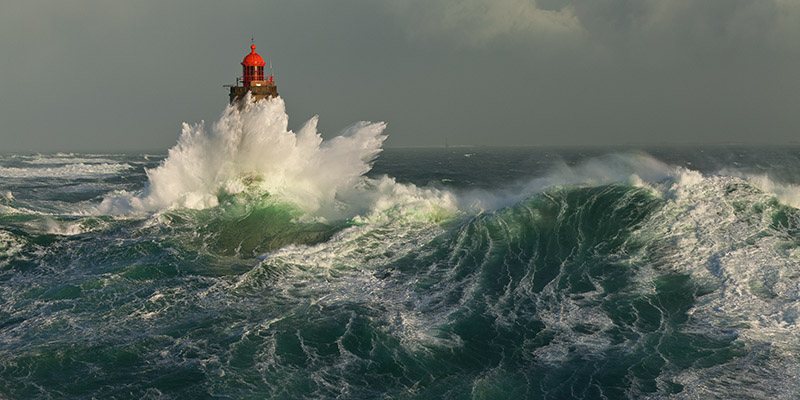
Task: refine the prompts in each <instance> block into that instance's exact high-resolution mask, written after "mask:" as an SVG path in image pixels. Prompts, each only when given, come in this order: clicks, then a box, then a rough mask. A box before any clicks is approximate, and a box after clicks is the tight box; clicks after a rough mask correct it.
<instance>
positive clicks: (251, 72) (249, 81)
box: [225, 43, 278, 104]
mask: <svg viewBox="0 0 800 400" xmlns="http://www.w3.org/2000/svg"><path fill="white" fill-rule="evenodd" d="M265 65H267V64H266V63H265V62H264V59H263V58H261V56H260V55H258V53H256V45H255V43H254V44H252V45H250V54H248V55H246V56H245V57H244V60H242V76H241V77H240V78H236V85H225V86H226V87H229V88H230V89H231V93H230V98H231V100H230V102H231V104H233V102H235V101H237V100H241V99H242V98H243V97H244V95H245V94H246V93H247V92H250V94H251V98H252V99H253V101H258V100H261V99H269V98H272V97H277V96H278V87H277V86H275V80H274V77H273V76H272V74H270V75H264V66H265Z"/></svg>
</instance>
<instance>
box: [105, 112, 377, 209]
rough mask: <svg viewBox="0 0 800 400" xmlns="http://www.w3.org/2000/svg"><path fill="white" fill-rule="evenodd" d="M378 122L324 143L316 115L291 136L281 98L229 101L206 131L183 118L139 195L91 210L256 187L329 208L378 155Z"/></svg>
mask: <svg viewBox="0 0 800 400" xmlns="http://www.w3.org/2000/svg"><path fill="white" fill-rule="evenodd" d="M384 128H385V124H383V123H369V122H359V123H357V124H355V125H353V126H351V127H350V128H348V129H346V130H345V131H344V132H343V133H342V135H340V136H338V137H335V138H333V139H331V140H328V141H323V139H322V137H321V135H320V134H319V133H318V132H317V117H314V118H312V119H311V120H309V121H308V122H306V123H305V125H304V126H303V127H302V128H300V130H299V131H298V132H297V133H296V134H295V133H294V132H292V131H290V130H288V115H287V114H286V111H285V104H284V102H283V99H281V98H275V99H272V100H270V101H260V102H255V103H251V102H247V101H245V102H243V104H242V106H241V107H238V106H235V105H231V106H228V107H227V108H226V109H225V111H224V112H223V115H222V117H221V118H220V119H219V120H218V121H217V122H216V123H214V124H213V125H212V127H211V129H207V127H206V126H205V123H202V122H201V123H199V124H194V125H190V124H184V125H183V129H182V132H181V135H180V137H179V139H178V143H177V144H176V145H175V146H174V147H173V148H171V149H170V150H169V153H168V156H167V158H166V159H165V160H164V161H163V163H162V164H161V165H159V166H158V167H156V168H154V169H151V170H148V171H147V177H148V182H147V184H146V186H145V188H144V190H143V191H142V193H141V194H139V195H133V194H129V193H122V194H120V195H118V196H114V197H109V198H107V199H105V200H104V201H103V202H102V204H100V206H99V207H98V211H99V212H100V213H107V214H125V213H130V212H142V211H143V212H153V211H158V210H164V209H169V208H189V209H203V208H208V207H213V206H216V205H218V204H219V200H218V196H219V195H220V194H226V193H227V194H237V193H242V192H245V191H256V192H259V191H260V192H262V193H264V194H265V195H266V194H268V195H269V196H274V197H275V198H277V199H279V200H282V201H285V202H289V203H292V204H294V205H296V206H298V207H299V208H301V209H302V210H303V211H305V212H306V213H309V214H314V213H316V214H319V215H331V214H335V211H336V209H337V199H336V197H337V194H342V193H344V192H346V191H348V190H352V189H353V188H354V187H355V186H356V183H357V182H358V181H359V180H360V179H361V177H362V175H363V174H365V173H366V172H367V171H369V169H370V165H371V163H372V161H373V160H374V159H375V157H376V156H377V155H378V153H380V151H381V144H382V143H383V141H384V140H385V139H386V135H385V134H384V133H383V130H384Z"/></svg>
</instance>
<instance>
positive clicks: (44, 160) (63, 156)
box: [23, 153, 116, 165]
mask: <svg viewBox="0 0 800 400" xmlns="http://www.w3.org/2000/svg"><path fill="white" fill-rule="evenodd" d="M23 162H25V163H26V164H34V165H39V164H114V163H115V162H116V161H114V160H112V159H110V158H104V157H99V156H94V157H92V156H88V157H87V155H85V154H80V155H79V154H71V153H55V154H36V155H33V156H27V157H24V158H23Z"/></svg>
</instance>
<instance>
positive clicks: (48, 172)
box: [0, 163, 131, 179]
mask: <svg viewBox="0 0 800 400" xmlns="http://www.w3.org/2000/svg"><path fill="white" fill-rule="evenodd" d="M130 168H131V166H130V165H129V164H125V163H122V164H116V163H114V164H110V163H101V164H84V163H77V164H67V165H63V166H60V167H51V168H16V167H0V177H2V178H26V179H30V178H73V179H74V178H89V177H98V176H104V175H116V174H118V173H120V172H122V171H126V170H128V169H130Z"/></svg>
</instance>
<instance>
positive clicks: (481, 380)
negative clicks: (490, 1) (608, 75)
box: [0, 109, 800, 399]
mask: <svg viewBox="0 0 800 400" xmlns="http://www.w3.org/2000/svg"><path fill="white" fill-rule="evenodd" d="M279 111H280V110H279ZM253 112H256V113H261V114H259V115H261V116H262V117H263V116H264V113H267V115H270V114H268V113H269V112H276V111H275V110H268V109H267V110H265V109H259V110H255V111H253ZM363 127H364V126H362V128H363ZM367 127H368V126H367ZM187 129H189V128H187ZM191 129H194V128H191ZM379 131H380V129H378V130H375V131H374V132H373V134H374V135H378V134H379ZM192 132H194V133H192ZM197 132H198V131H191V132H190V134H189V135H188V136H186V135H185V136H184V137H182V139H181V140H182V141H181V142H179V146H178V147H180V146H183V147H182V149H183V150H182V151H183V152H179V151H177V150H176V149H173V151H172V152H171V153H170V154H169V155H166V156H165V155H141V154H136V155H113V154H111V155H109V154H103V155H101V154H34V155H6V156H2V157H0V339H2V340H0V398H10V399H27V398H69V399H73V398H74V399H84V398H85V399H88V398H119V399H123V398H154V399H155V398H164V399H173V398H174V399H197V398H235V399H239V398H348V399H351V398H354V399H373V398H409V399H417V398H420V399H427V398H452V399H461V398H478V399H495V398H497V399H507V398H531V399H563V398H585V399H595V398H698V397H707V398H765V397H775V398H792V397H797V396H798V395H800V385H799V384H798V382H800V380H798V378H799V376H798V375H800V374H799V373H800V369H799V368H798V366H799V365H800V363H799V362H798V361H800V360H798V356H797V350H798V348H799V347H800V334H799V333H800V329H799V327H798V321H797V317H798V315H799V312H800V303H799V302H798V297H800V268H798V267H799V266H800V263H798V260H799V259H798V257H799V256H800V251H799V250H798V243H800V242H798V240H799V239H800V228H798V226H799V225H798V221H800V214H798V210H797V208H796V205H797V204H800V203H798V200H800V197H796V194H798V193H800V191H798V186H795V184H796V183H797V181H796V179H798V178H800V175H796V174H795V173H794V172H795V170H796V168H797V167H798V166H800V151H798V150H797V149H764V148H762V149H752V148H749V149H748V148H718V149H703V150H697V149H695V150H691V151H690V150H686V149H649V150H648V151H646V152H643V151H631V150H625V149H622V150H620V149H617V150H614V149H595V150H581V151H578V150H555V149H549V150H547V149H545V150H543V149H533V148H531V149H524V148H523V149H491V148H455V149H453V148H450V149H444V148H442V149H390V150H386V151H384V152H383V153H381V154H380V155H378V154H377V153H378V152H379V151H378V152H375V153H374V154H373V153H372V152H370V151H367V152H360V150H358V151H356V150H353V149H357V148H358V146H355V147H346V148H339V150H337V151H334V150H333V149H334V148H333V147H326V144H325V143H324V142H323V143H322V144H319V143H317V146H319V147H314V146H313V145H311V147H310V148H313V149H316V150H314V151H312V152H311V153H306V156H303V157H297V158H296V159H295V158H289V159H286V160H284V161H283V162H285V163H288V164H281V165H277V166H276V165H275V164H272V163H271V162H270V160H269V159H266V158H265V159H264V160H265V161H263V162H264V163H266V164H258V163H257V162H255V161H253V162H252V163H249V162H248V163H245V162H244V161H242V163H240V164H241V165H240V164H237V165H239V166H237V167H236V168H233V170H235V171H236V173H232V174H230V175H229V176H225V177H223V178H220V179H218V180H217V181H213V180H212V179H210V178H208V176H211V175H202V173H198V174H197V175H191V174H189V175H186V174H187V173H186V172H185V171H184V172H180V173H178V172H176V171H178V170H180V168H178V167H175V165H177V164H180V165H181V166H186V165H189V164H191V163H189V161H187V160H189V159H190V157H189V156H187V154H189V153H191V152H193V151H195V152H196V151H198V150H197V149H196V148H194V147H192V146H195V145H197V144H194V145H190V144H189V143H188V142H187V140H189V139H187V138H188V137H190V136H191V137H192V138H194V139H192V140H195V139H197V137H198V135H201V136H202V135H204V134H205V135H208V136H209V137H211V136H213V135H215V133H213V132H211V133H202V131H200V133H197ZM225 132H227V131H222V133H225ZM262 133H263V132H262ZM362 133H363V132H362ZM192 135H193V136H192ZM298 135H301V134H300V133H298ZM346 135H355V136H358V135H359V133H358V132H356V131H352V132H349V133H346ZM372 137H375V136H372ZM209 140H210V139H209ZM363 140H368V138H367V139H365V138H363V137H362V138H360V139H359V140H358V141H353V143H356V144H357V143H363ZM380 141H381V140H378V142H377V145H378V146H379V145H380ZM270 145H271V146H274V145H275V141H273V142H271V144H270ZM292 145H293V146H294V145H297V146H300V145H299V144H292ZM331 146H332V145H331ZM253 148H255V149H256V150H258V146H255V147H249V148H248V149H253ZM190 150H191V151H190ZM237 151H240V150H237ZM244 151H247V152H249V151H251V150H244ZM257 153H259V154H260V152H257ZM327 153H335V154H336V156H337V157H345V158H346V157H347V156H353V157H355V158H356V159H357V160H356V161H359V160H360V162H363V165H362V164H359V163H358V162H353V163H352V165H351V164H347V162H346V161H341V162H343V163H345V164H347V165H338V166H332V167H331V168H330V170H329V171H328V172H327V173H331V172H330V171H331V170H336V171H339V172H336V173H337V175H336V176H328V177H325V179H322V180H320V181H315V180H314V179H316V178H315V176H311V175H304V174H306V172H304V171H305V170H303V169H302V168H300V167H298V166H297V165H299V164H298V163H299V162H300V161H298V160H300V159H303V160H309V159H310V160H312V161H313V160H314V157H322V158H323V159H324V157H326V156H324V155H323V154H327ZM192 154H194V153H192ZM308 154H311V155H310V156H308ZM365 154H366V156H365ZM203 157H206V156H205V155H204V156H203ZM248 157H249V156H248V155H247V154H245V155H241V157H237V158H235V160H245V159H248ZM375 157H377V159H375ZM201 158H202V157H201ZM169 160H171V161H169ZM178 160H182V161H181V162H178ZM235 160H234V159H229V160H228V161H230V162H232V163H234V164H236V163H237V162H236V161H235ZM252 160H261V158H259V157H253V158H252ZM373 160H374V161H373ZM373 163H374V164H373ZM223 164H224V162H223V163H219V162H218V163H217V164H216V165H217V166H218V168H219V169H224V168H229V167H224V166H223V167H219V165H223ZM309 164H310V165H313V162H311V163H309ZM192 165H194V164H192ZM224 165H227V164H224ZM303 165H305V164H303ZM364 165H366V166H367V167H369V166H370V165H372V169H371V171H370V172H368V173H367V174H366V175H362V172H361V171H363V169H364V168H363V166H364ZM279 167H280V168H279ZM231 168H232V167H231ZM202 169H203V168H200V169H197V170H198V171H199V170H202ZM366 169H369V168H366ZM209 170H210V171H212V172H214V174H215V175H213V176H215V177H217V176H218V175H217V174H218V171H217V170H215V169H214V168H209ZM148 171H149V172H148ZM192 171H194V170H192ZM243 171H244V172H243ZM286 171H289V172H286ZM297 171H300V172H297ZM309 171H311V172H313V171H314V170H313V168H311V169H310V170H309ZM341 171H344V172H341ZM181 174H183V175H181ZM165 176H166V177H168V178H164V177H165ZM289 176H291V177H293V178H292V179H293V180H287V179H286V177H289ZM343 176H345V178H342V177H343ZM175 177H179V178H175ZM276 177H277V178H276ZM172 178H174V179H175V181H170V182H167V184H163V182H162V183H159V182H158V180H159V179H166V181H169V179H172ZM195 178H197V179H196V182H199V183H197V184H196V185H194V186H190V185H189V184H188V183H187V182H194V181H192V179H195ZM201 178H202V179H201ZM215 179H216V178H215ZM166 181H164V182H166ZM178 181H180V182H178ZM332 181H337V182H339V183H337V185H334V186H335V187H333V189H330V190H328V189H326V190H322V189H320V187H321V186H320V185H323V184H327V182H332ZM209 182H211V183H209ZM276 182H277V183H276ZM297 182H303V183H302V184H300V183H297ZM318 182H323V183H318ZM234 183H235V184H234ZM162 184H163V186H159V185H162ZM281 185H284V186H281ZM286 185H288V186H286ZM176 187H178V188H180V190H177V191H171V190H167V189H164V188H176ZM198 188H199V189H198ZM299 188H302V191H301V190H299ZM317 189H319V190H317ZM159 190H162V191H159ZM315 190H316V191H315ZM204 191H205V192H204ZM187 193H188V194H187ZM170 196H171V197H170Z"/></svg>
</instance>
